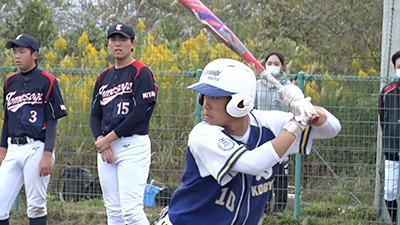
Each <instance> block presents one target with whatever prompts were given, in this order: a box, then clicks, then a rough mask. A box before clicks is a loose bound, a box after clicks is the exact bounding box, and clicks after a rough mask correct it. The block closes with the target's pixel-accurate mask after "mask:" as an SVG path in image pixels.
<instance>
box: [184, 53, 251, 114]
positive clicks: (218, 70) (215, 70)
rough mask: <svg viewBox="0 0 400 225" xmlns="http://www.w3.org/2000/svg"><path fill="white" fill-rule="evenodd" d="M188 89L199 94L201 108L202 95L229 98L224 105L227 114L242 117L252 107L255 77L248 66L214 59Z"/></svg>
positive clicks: (234, 61) (227, 60)
mask: <svg viewBox="0 0 400 225" xmlns="http://www.w3.org/2000/svg"><path fill="white" fill-rule="evenodd" d="M188 88H189V89H192V90H195V91H197V92H198V93H199V98H198V103H199V104H200V105H201V106H202V105H203V104H202V103H203V102H202V100H203V95H207V96H210V97H225V96H231V97H232V98H231V100H230V101H229V102H228V104H227V105H226V111H227V113H228V114H229V115H231V116H232V117H243V116H245V115H246V114H247V113H249V112H250V110H252V109H253V107H254V98H255V95H256V76H255V75H254V72H253V71H252V70H251V69H250V68H249V67H248V66H246V65H245V64H243V63H241V62H239V61H236V60H233V59H216V60H214V61H212V62H210V63H209V64H207V66H206V67H205V68H204V70H203V73H202V74H201V77H200V80H199V82H197V83H195V84H192V85H190V86H189V87H188ZM240 103H242V104H240Z"/></svg>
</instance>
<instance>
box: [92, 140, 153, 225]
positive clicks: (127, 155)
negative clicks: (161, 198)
mask: <svg viewBox="0 0 400 225" xmlns="http://www.w3.org/2000/svg"><path fill="white" fill-rule="evenodd" d="M111 149H112V151H113V154H114V158H115V162H114V163H112V164H108V163H107V162H103V160H102V159H101V154H98V156H97V163H98V172H99V179H100V184H101V189H102V191H103V199H104V204H105V206H106V209H107V218H108V224H109V225H121V224H135V225H149V221H148V219H147V217H146V214H145V212H144V205H143V198H144V192H145V188H146V182H147V178H148V174H149V169H150V157H151V150H150V149H151V142H150V138H149V136H148V135H133V136H130V137H123V138H119V139H117V140H115V141H113V142H112V143H111Z"/></svg>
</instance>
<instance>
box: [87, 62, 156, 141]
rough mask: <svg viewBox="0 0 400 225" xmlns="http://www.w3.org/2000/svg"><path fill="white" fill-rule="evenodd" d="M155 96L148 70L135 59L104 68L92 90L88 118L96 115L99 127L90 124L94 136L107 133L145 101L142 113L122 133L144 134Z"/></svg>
mask: <svg viewBox="0 0 400 225" xmlns="http://www.w3.org/2000/svg"><path fill="white" fill-rule="evenodd" d="M156 98H157V84H156V82H155V80H154V76H153V73H152V72H151V70H150V69H149V68H148V67H147V66H146V65H144V64H143V63H141V62H140V61H138V60H135V61H134V62H133V63H132V64H130V65H128V66H126V67H124V68H121V69H116V68H115V66H113V67H110V68H108V69H106V70H104V71H103V72H102V73H101V74H100V75H99V77H98V78H97V82H96V84H95V87H94V90H93V104H92V112H91V117H96V118H100V120H101V126H100V127H99V129H100V130H96V129H97V128H95V127H94V126H92V132H93V134H94V135H95V137H97V136H99V135H107V134H108V133H109V132H110V131H112V130H115V129H116V128H117V127H118V126H119V125H120V124H121V123H122V122H123V121H124V120H125V119H126V118H127V117H128V116H129V115H130V114H131V113H134V112H133V111H134V109H135V107H137V106H139V105H143V104H148V105H149V108H148V109H147V111H146V115H145V117H144V119H143V120H141V121H140V122H139V123H138V124H135V126H131V129H128V130H129V131H128V133H125V134H123V136H131V135H134V134H141V135H145V134H148V131H149V121H150V117H151V115H152V113H153V110H154V106H155V102H156Z"/></svg>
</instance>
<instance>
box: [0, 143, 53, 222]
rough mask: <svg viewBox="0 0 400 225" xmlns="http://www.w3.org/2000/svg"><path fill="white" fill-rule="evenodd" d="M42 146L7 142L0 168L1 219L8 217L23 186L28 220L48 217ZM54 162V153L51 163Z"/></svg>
mask: <svg viewBox="0 0 400 225" xmlns="http://www.w3.org/2000/svg"><path fill="white" fill-rule="evenodd" d="M43 151H44V143H43V142H41V141H33V139H32V140H31V141H30V142H29V143H27V144H25V145H16V144H11V143H10V141H9V142H8V149H7V154H6V157H5V158H4V161H3V163H2V164H1V166H0V220H5V219H7V218H9V216H10V211H11V208H12V205H13V203H14V201H15V198H16V197H17V196H18V194H19V192H20V190H21V188H22V185H23V184H25V192H26V201H27V214H28V217H29V218H38V217H43V216H45V215H47V206H46V205H47V201H46V192H47V186H48V185H49V181H50V175H47V176H40V168H39V167H40V161H41V160H42V157H43ZM54 161H55V157H54V153H53V164H54Z"/></svg>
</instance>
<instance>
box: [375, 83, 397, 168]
mask: <svg viewBox="0 0 400 225" xmlns="http://www.w3.org/2000/svg"><path fill="white" fill-rule="evenodd" d="M379 114H380V122H381V128H382V132H383V135H382V150H383V152H384V153H385V155H386V157H387V159H390V160H396V161H398V160H399V155H398V153H399V135H400V133H399V126H400V125H399V123H398V121H399V119H400V83H398V82H395V83H390V84H388V85H386V86H385V87H383V88H382V90H381V94H380V97H379Z"/></svg>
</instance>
